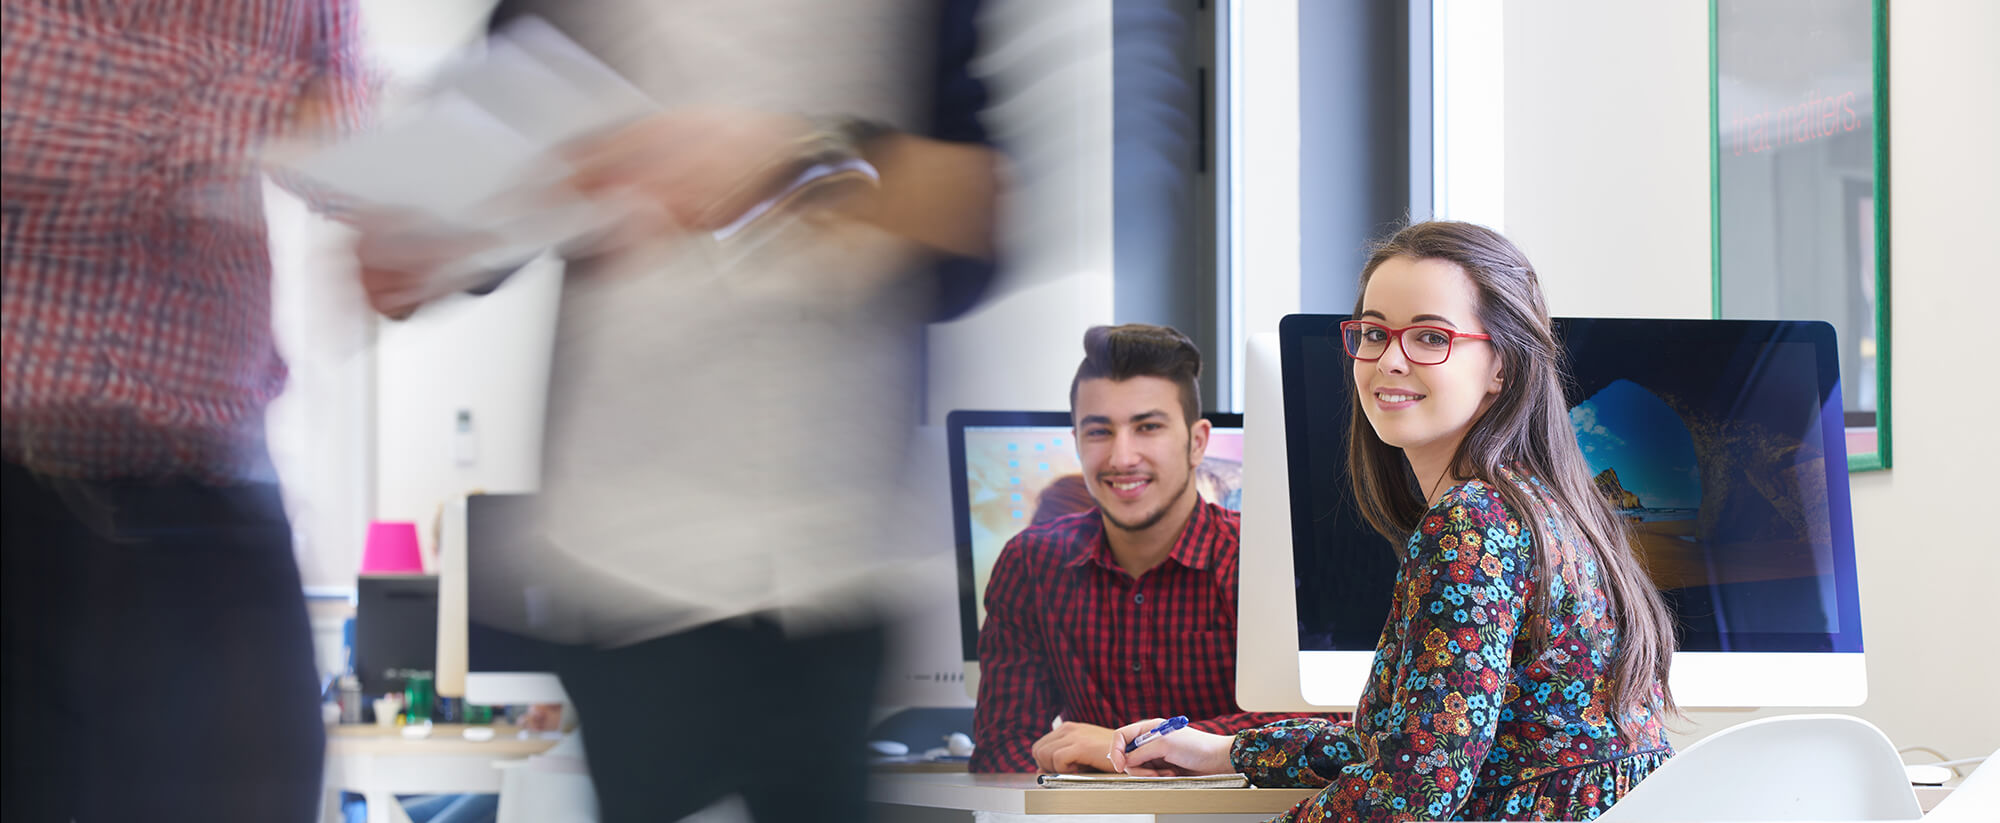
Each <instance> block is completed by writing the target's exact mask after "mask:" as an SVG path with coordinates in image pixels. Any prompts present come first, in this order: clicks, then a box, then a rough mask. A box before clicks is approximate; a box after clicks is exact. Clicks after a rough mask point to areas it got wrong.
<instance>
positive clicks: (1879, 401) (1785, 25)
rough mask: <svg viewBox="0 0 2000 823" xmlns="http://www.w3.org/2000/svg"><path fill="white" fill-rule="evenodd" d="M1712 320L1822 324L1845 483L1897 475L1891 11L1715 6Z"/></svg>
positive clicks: (1876, 2) (1801, 4)
mask: <svg viewBox="0 0 2000 823" xmlns="http://www.w3.org/2000/svg"><path fill="white" fill-rule="evenodd" d="M1709 120H1710V125H1711V129H1710V133H1711V135H1712V137H1713V142H1712V143H1711V145H1710V149H1709V174H1710V181H1709V182H1710V193H1711V196H1712V197H1713V208H1712V210H1711V212H1710V214H1711V218H1710V219H1711V221H1712V225H1711V232H1712V237H1711V254H1712V256H1713V259H1712V261H1711V262H1712V265H1713V271H1714V287H1713V291H1712V294H1713V300H1714V313H1715V316H1716V317H1718V318H1738V319H1777V320H1823V321H1826V322H1828V323H1831V324H1832V325H1833V327H1834V331H1835V334H1836V336H1837V338H1838V341H1839V344H1840V369H1841V381H1840V382H1841V395H1842V397H1841V402H1842V408H1843V409H1844V410H1845V412H1846V424H1847V464H1848V468H1849V469H1850V470H1855V471H1866V470H1876V469H1887V468H1889V466H1890V453H1891V452H1890V444H1891V442H1892V440H1891V438H1890V425H1889V423H1890V416H1889V337H1890V335H1889V282H1890V281H1889V106H1888V10H1887V8H1886V0H1710V2H1709Z"/></svg>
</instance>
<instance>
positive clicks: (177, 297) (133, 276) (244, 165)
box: [0, 0, 366, 481]
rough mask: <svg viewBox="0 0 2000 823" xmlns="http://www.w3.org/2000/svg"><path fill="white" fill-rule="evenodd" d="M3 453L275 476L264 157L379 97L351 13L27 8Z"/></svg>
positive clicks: (4, 107)
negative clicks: (272, 140)
mask: <svg viewBox="0 0 2000 823" xmlns="http://www.w3.org/2000/svg"><path fill="white" fill-rule="evenodd" d="M5 10H6V17H5V45H4V50H0V65H3V66H4V72H0V92H4V93H0V139H3V140H4V145H0V149H4V150H0V156H4V160H0V170H4V179H0V182H4V187H0V188H4V195H0V201H4V203H3V205H4V208H3V209H0V210H3V211H4V231H5V235H4V237H5V246H4V252H3V253H0V258H4V268H3V269H0V272H3V273H4V298H5V299H4V305H0V318H4V324H0V357H4V381H0V412H4V414H0V453H4V457H5V458H6V459H7V460H8V461H11V462H15V463H18V464H21V465H24V466H26V467H28V468H30V469H33V470H36V471H40V472H44V473H49V474H59V475H65V476H72V477H92V478H111V477H154V476H170V475H171V476H192V477H197V478H202V479H209V480H215V481H229V480H235V479H243V478H247V477H256V476H265V475H268V468H267V465H266V462H265V458H264V456H263V455H264V445H263V418H264V407H265V405H266V404H267V403H269V401H270V400H271V399H272V398H273V397H275V396H277V394H278V392H279V391H280V389H281V388H282V387H283V385H284V381H285V367H284V363H283V362H282V361H280V359H279V358H278V353H277V349H276V347H275V345H274V343H273V340H272V333H271V320H270V314H271V311H270V310H271V288H270V279H271V278H270V273H271V262H270V254H269V251H268V249H267V247H266V243H265V230H264V212H263V203H262V198H261V194H260V192H261V189H260V186H261V183H260V178H259V175H258V174H257V172H256V168H255V165H254V158H253V151H254V149H255V148H256V146H257V144H258V141H259V140H260V139H261V138H263V137H265V136H267V135H270V134H272V133H273V132H275V131H277V130H278V129H280V128H282V127H283V126H284V125H285V124H286V123H288V122H289V120H290V118H291V116H292V114H293V111H294V109H295V108H296V106H297V104H298V102H299V100H300V99H301V95H302V93H303V92H304V91H305V90H307V89H308V88H309V87H310V88H313V89H316V90H317V91H318V92H319V93H323V94H325V95H326V98H325V99H326V101H327V102H329V103H330V104H331V107H330V111H329V112H328V113H329V114H330V115H332V116H333V118H334V123H335V124H336V125H352V124H353V123H354V122H355V121H356V120H357V119H358V116H359V112H360V110H361V103H362V99H363V97H364V95H365V86H366V84H365V83H364V82H363V81H364V78H363V76H362V73H361V70H360V62H359V60H358V59H357V46H356V37H357V31H356V28H355V25H354V22H355V21H354V16H353V7H352V5H351V0H159V1H158V2H88V1H87V0H72V1H71V2H54V1H53V0H46V1H44V2H35V0H6V3H5Z"/></svg>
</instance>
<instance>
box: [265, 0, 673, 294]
mask: <svg viewBox="0 0 2000 823" xmlns="http://www.w3.org/2000/svg"><path fill="white" fill-rule="evenodd" d="M658 110H659V107H658V106H657V105H656V104H655V103H654V102H653V100H652V99H650V98H648V97H647V96H646V95H645V94H644V93H642V92H640V91H639V90H638V89H637V88H635V87H633V86H632V85H631V84H630V83H628V82H626V80H625V79H624V78H623V77H620V76H619V75H618V73H617V72H615V71H613V70H612V69H611V68H610V67H608V66H606V65H604V64H603V63H602V62H600V61H598V60H597V59H596V58H595V57H593V56H592V55H591V54H590V53H589V52H586V51H584V50H583V48H582V47H580V46H578V45H577V44H576V43H574V42H572V41H571V40H569V39H568V38H567V37H564V36H563V34H562V33H561V32H559V31H557V30H556V29H555V28H554V27H553V26H550V25H549V24H548V23H547V22H545V21H543V20H541V19H539V18H532V17H530V18H523V19H521V20H519V21H516V22H514V23H512V24H510V25H508V26H507V27H506V28H505V29H503V30H502V31H500V32H498V33H496V34H494V35H493V36H492V37H491V38H489V39H488V41H487V48H486V53H485V55H484V56H482V57H479V58H477V59H472V60H468V61H466V62H464V63H461V64H459V65H456V66H452V67H450V68H447V69H446V70H444V71H443V72H441V73H440V74H439V76H438V77H437V78H436V79H435V81H434V82H433V83H432V84H430V91H429V93H428V94H427V95H426V97H425V99H424V100H423V101H422V102H421V103H420V104H418V105H416V106H415V107H413V108H411V109H410V110H407V111H404V112H400V113H399V114H397V115H395V116H393V117H391V118H389V119H388V120H387V121H386V122H383V123H382V124H380V125H379V126H378V127H376V128H374V129H371V130H368V131H365V132H362V133H359V134H355V135H352V136H350V137H347V138H345V139H342V140H339V141H337V142H331V143H319V144H308V143H304V142H294V143H281V144H277V145H274V146H272V147H271V148H270V149H269V150H268V151H267V152H266V162H267V164H268V165H270V166H272V167H273V168H274V169H275V170H276V171H278V172H279V173H281V174H286V175H290V176H293V177H295V178H297V179H299V180H301V181H303V182H304V183H306V184H307V185H309V186H310V187H312V188H313V189H315V190H316V191H317V192H318V193H320V194H321V195H323V196H324V197H325V198H326V199H328V200H330V201H332V202H333V203H335V204H336V205H337V206H339V207H341V208H347V209H355V210H363V211H367V212H373V213H378V214H384V213H386V214H393V215H396V216H398V217H399V218H403V217H407V218H408V220H409V222H410V224H411V225H412V226H417V227H421V228H422V230H427V231H428V230H435V231H438V232H454V233H461V234H467V235H480V236H483V237H484V238H486V239H487V240H489V241H490V242H487V243H484V244H482V245H481V248H480V249H479V251H477V252H475V253H473V254H471V255H469V256H468V257H466V258H464V259H463V260H461V261H460V262H459V263H458V264H457V265H455V266H453V267H452V269H451V271H450V272H448V273H447V274H448V275H450V274H456V275H458V276H462V277H465V278H468V279H472V278H478V277H480V276H482V275H483V274H484V273H485V272H487V271H490V270H493V269H497V268H502V267H508V266H513V265H517V264H519V263H521V262H522V261H525V260H527V259H529V258H531V257H533V256H535V255H536V254H539V253H540V252H542V251H544V250H546V249H548V248H550V247H552V246H556V245H560V244H562V243H565V242H568V241H571V240H574V239H577V238H579V237H583V236H586V235H589V234H592V233H595V232H599V231H603V230H605V229H607V228H609V227H610V226H611V225H613V224H614V223H615V222H616V221H617V220H619V219H620V218H621V217H622V216H623V215H624V214H625V213H626V211H627V209H626V208H625V207H623V206H621V205H620V204H617V203H612V202H606V201H603V200H593V199H589V198H585V197H583V196H582V195H581V194H579V193H577V192H576V191H575V190H573V189H570V188H569V187H568V186H567V185H566V184H565V183H564V180H565V178H567V177H568V175H569V172H570V169H569V167H568V165H567V164H566V163H564V162H563V160H562V158H561V156H560V151H561V149H562V148H563V146H564V145H565V144H567V143H570V142H571V141H574V140H576V139H578V138H581V137H586V136H590V135H593V134H598V133H603V132H606V131H609V130H611V129H615V128H617V127H620V126H623V125H626V124H628V123H631V122H632V121H635V120H638V119H640V118H643V117H645V116H647V115H649V114H653V113H655V112H657V111H658ZM466 285H468V286H470V285H477V284H476V283H467V284H466Z"/></svg>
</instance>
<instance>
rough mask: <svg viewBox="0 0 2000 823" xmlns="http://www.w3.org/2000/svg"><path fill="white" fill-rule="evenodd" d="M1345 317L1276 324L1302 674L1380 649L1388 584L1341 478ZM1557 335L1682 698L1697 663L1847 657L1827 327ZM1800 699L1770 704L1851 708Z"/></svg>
mask: <svg viewBox="0 0 2000 823" xmlns="http://www.w3.org/2000/svg"><path fill="white" fill-rule="evenodd" d="M1342 319H1345V318H1344V316H1335V315H1325V316H1306V315H1300V316H1294V317H1290V318H1286V321H1285V326H1284V327H1283V331H1282V333H1281V335H1280V345H1281V347H1282V350H1283V352H1282V353H1283V358H1284V364H1283V366H1284V394H1285V398H1284V406H1285V422H1286V427H1287V430H1288V431H1287V438H1286V439H1287V441H1288V445H1289V450H1290V453H1289V454H1288V458H1289V461H1288V462H1289V463H1290V473H1291V478H1290V480H1291V482H1290V484H1289V485H1290V494H1291V506H1290V510H1291V518H1292V528H1291V534H1292V536H1293V543H1292V557H1291V561H1292V566H1293V572H1294V575H1295V578H1296V583H1297V586H1296V594H1297V604H1298V632H1299V637H1298V640H1299V650H1300V652H1301V666H1302V669H1301V671H1302V673H1303V672H1304V671H1305V662H1306V658H1308V657H1310V656H1311V653H1313V652H1317V651H1324V652H1338V651H1367V650H1371V649H1372V648H1373V647H1374V644H1375V643H1376V640H1377V637H1378V635H1379V634H1380V632H1381V630H1382V625H1383V619H1384V617H1385V615H1386V613H1387V607H1388V590H1389V585H1390V581H1391V580H1392V578H1393V576H1394V573H1395V569H1394V565H1393V559H1392V557H1391V555H1390V553H1389V552H1388V551H1387V550H1386V548H1387V547H1386V546H1385V545H1384V541H1383V540H1382V538H1381V537H1380V536H1378V535H1376V534H1375V533H1374V532H1373V531H1372V530H1371V529H1369V528H1368V527H1367V525H1366V524H1365V523H1363V522H1362V520H1361V518H1360V515H1359V513H1358V511H1357V510H1356V509H1355V507H1354V502H1353V493H1352V490H1351V489H1350V488H1349V487H1348V481H1347V475H1346V471H1345V468H1344V467H1345V464H1346V458H1347V454H1346V448H1347V437H1346V434H1347V424H1348V415H1349V411H1348V402H1349V401H1348V394H1349V392H1350V391H1351V388H1350V387H1351V385H1352V371H1351V369H1352V361H1351V360H1350V359H1349V358H1348V357H1347V356H1346V355H1345V353H1344V351H1343V348H1342V344H1341V340H1340V337H1339V333H1338V329H1337V324H1338V322H1339V321H1340V320H1342ZM1557 331H1558V334H1559V336H1560V337H1561V339H1562V342H1563V345H1564V347H1565V348H1566V349H1567V351H1568V353H1569V357H1570V366H1571V374H1570V376H1569V380H1568V383H1567V385H1566V387H1565V388H1566V392H1567V395H1568V402H1569V406H1570V410H1569V417H1570V425H1571V429H1572V431H1573V432H1574V433H1575V435H1576V437H1577V440H1578V443H1579V444H1580V445H1581V446H1582V449H1583V456H1584V460H1585V461H1586V462H1587V463H1588V464H1589V468H1590V471H1591V473H1592V475H1593V476H1594V479H1595V481H1596V486H1597V489H1598V491H1599V493H1601V494H1602V495H1604V497H1605V499H1606V500H1608V501H1609V502H1610V503H1611V505H1612V507H1613V508H1614V509H1616V510H1617V511H1618V512H1619V514H1621V515H1622V516H1623V517H1624V518H1625V519H1626V520H1627V522H1628V523H1629V524H1630V526H1631V529H1632V533H1633V534H1634V536H1635V538H1636V546H1635V548H1636V550H1637V552H1638V554H1639V556H1640V557H1641V559H1642V561H1643V562H1644V563H1645V565H1646V567H1647V569H1648V570H1649V571H1650V572H1651V574H1652V577H1653V579H1654V582H1655V584H1656V585H1658V586H1659V588H1660V590H1661V591H1662V592H1663V594H1664V595H1665V596H1666V599H1667V601H1668V604H1669V606H1670V607H1671V609H1672V610H1673V613H1674V615H1675V618H1676V620H1677V623H1678V625H1677V629H1678V634H1679V639H1680V644H1681V646H1680V648H1681V650H1682V653H1681V654H1680V655H1678V656H1677V657H1676V660H1675V666H1676V672H1675V687H1676V689H1677V690H1680V689H1681V688H1682V686H1681V674H1682V672H1681V671H1680V670H1681V669H1682V668H1688V667H1687V666H1683V664H1684V663H1690V664H1691V665H1692V666H1693V668H1695V669H1699V668H1701V665H1700V663H1701V661H1699V660H1696V658H1701V657H1703V656H1704V654H1705V653H1727V654H1726V655H1712V656H1711V657H1716V658H1718V659H1719V658H1724V657H1727V658H1738V659H1744V660H1747V659H1750V658H1752V657H1754V656H1755V655H1756V653H1778V654H1780V655H1783V656H1782V657H1777V658H1774V659H1780V660H1787V661H1794V660H1803V659H1805V658H1807V657H1822V656H1825V654H1826V653H1833V654H1839V653H1856V654H1854V655H1852V657H1853V658H1854V659H1857V660H1858V658H1859V655H1858V653H1859V652H1861V650H1862V643H1861V624H1860V609H1859V597H1858V593H1857V588H1856V582H1855V560H1854V551H1855V548H1854V539H1853V528H1852V518H1851V513H1850V510H1849V498H1848V482H1847V458H1846V449H1845V440H1844V432H1843V429H1842V423H1841V406H1840V386H1839V372H1838V363H1837V360H1836V354H1835V352H1836V351H1837V349H1836V348H1835V346H1834V340H1833V330H1832V328H1831V327H1830V326H1827V325H1826V324H1824V323H1812V322H1787V321H1679V320H1633V319H1586V318H1564V319H1559V320H1558V321H1557ZM1253 411H1254V409H1253ZM1249 550H1250V549H1249V548H1247V547H1246V552H1247V551H1249ZM1247 596H1248V595H1247V594H1246V597H1247ZM1746 653H1747V654H1746ZM1801 653H1804V654H1801ZM1354 685H1357V686H1358V684H1354ZM1348 688H1352V686H1349V687H1348ZM1690 688H1691V689H1693V691H1692V692H1691V695H1702V697H1701V699H1700V700H1697V701H1690V704H1691V705H1703V704H1706V705H1744V704H1745V703H1746V702H1747V701H1739V700H1734V699H1730V698H1729V697H1728V696H1727V695H1728V692H1729V689H1727V688H1725V689H1723V690H1722V691H1720V692H1713V694H1716V695H1718V696H1717V697H1716V698H1714V699H1713V700H1712V701H1710V699H1709V698H1708V697H1707V695H1709V694H1711V692H1709V691H1708V687H1706V686H1691V687H1690ZM1857 688H1865V687H1861V686H1858V685H1857ZM1798 694H1799V695H1800V698H1799V699H1798V700H1797V701H1779V702H1776V703H1772V702H1768V701H1767V702H1765V703H1764V704H1765V705H1785V704H1792V705H1839V704H1843V703H1844V702H1845V700H1844V699H1842V698H1814V697H1812V696H1811V695H1810V690H1801V691H1799V692H1798Z"/></svg>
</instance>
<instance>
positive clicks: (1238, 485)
mask: <svg viewBox="0 0 2000 823" xmlns="http://www.w3.org/2000/svg"><path fill="white" fill-rule="evenodd" d="M1202 417H1204V418H1205V419H1207V420H1208V421H1209V424H1210V425H1211V427H1212V428H1211V430H1210V434H1209V438H1208V452H1207V455H1206V456H1205V457H1204V458H1203V459H1202V462H1201V466H1200V467H1199V468H1197V469H1196V470H1195V488H1196V489H1197V490H1198V491H1199V492H1200V493H1201V496H1202V498H1203V499H1206V500H1209V501H1211V502H1214V503H1216V504H1218V505H1221V506H1224V507H1227V508H1229V509H1232V510H1233V509H1238V508H1240V507H1241V505H1242V484H1243V418H1242V416H1241V415H1236V414H1225V413H1211V414H1205V415H1202ZM945 428H946V430H947V434H946V437H947V441H946V442H947V444H948V446H949V448H950V452H951V454H950V460H951V477H950V483H951V511H952V525H953V530H954V531H955V532H956V537H957V543H958V584H959V596H958V600H959V609H958V612H959V623H960V634H961V637H962V640H961V643H962V646H963V649H964V654H965V672H966V675H965V688H966V691H967V692H968V693H971V694H973V695H977V694H978V693H979V627H980V625H981V624H982V623H984V622H985V620H986V580H987V576H988V574H990V573H991V572H992V570H993V561H994V560H996V559H998V558H999V556H1000V550H1001V549H1003V548H1006V546H1007V541H1008V540H1011V539H1013V537H1014V535H1016V534H1019V533H1020V532H1021V531H1022V530H1023V529H1026V528H1027V527H1028V526H1030V525H1033V524H1036V523H1040V522H1043V521H1045V520H1050V519H1054V518H1056V517H1060V516H1062V515H1065V514H1070V513H1073V512H1078V511H1083V510H1085V509H1089V508H1092V507H1094V506H1095V505H1096V504H1095V503H1094V502H1092V500H1091V497H1090V490H1089V489H1088V487H1087V486H1085V484H1084V481H1083V468H1082V465H1081V462H1080V461H1079V460H1078V458H1077V454H1076V442H1075V440H1074V438H1073V435H1072V432H1073V427H1072V426H1071V425H1070V415H1069V412H1065V411H1056V412H1028V411H954V412H952V413H951V414H949V415H947V416H946V417H945Z"/></svg>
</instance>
